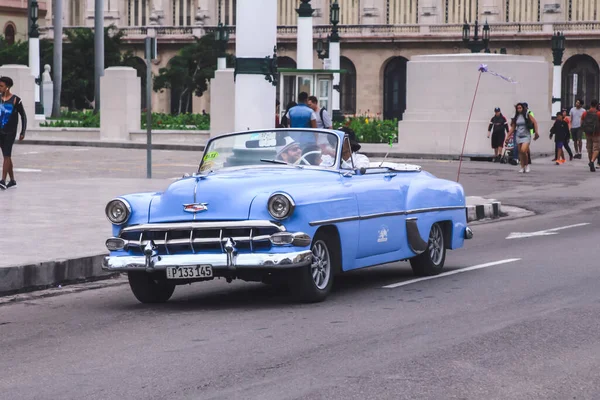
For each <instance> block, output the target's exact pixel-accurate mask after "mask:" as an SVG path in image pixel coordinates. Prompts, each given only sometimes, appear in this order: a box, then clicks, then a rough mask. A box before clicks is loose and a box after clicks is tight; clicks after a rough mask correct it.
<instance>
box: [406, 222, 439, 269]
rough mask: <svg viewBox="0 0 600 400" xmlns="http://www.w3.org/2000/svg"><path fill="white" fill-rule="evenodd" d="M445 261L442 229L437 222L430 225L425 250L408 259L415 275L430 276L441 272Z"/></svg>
mask: <svg viewBox="0 0 600 400" xmlns="http://www.w3.org/2000/svg"><path fill="white" fill-rule="evenodd" d="M445 261H446V243H445V239H444V230H443V229H442V227H441V225H440V224H439V223H435V224H433V225H432V226H431V231H430V232H429V242H428V243H427V250H425V251H424V252H423V253H421V254H419V255H418V256H416V257H413V258H411V259H410V266H411V267H412V270H413V272H414V273H415V275H419V276H430V275H437V274H439V273H440V272H442V269H443V268H444V262H445Z"/></svg>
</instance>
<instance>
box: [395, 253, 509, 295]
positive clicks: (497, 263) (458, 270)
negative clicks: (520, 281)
mask: <svg viewBox="0 0 600 400" xmlns="http://www.w3.org/2000/svg"><path fill="white" fill-rule="evenodd" d="M519 260H520V258H508V259H506V260H500V261H494V262H489V263H485V264H479V265H473V266H472V267H467V268H461V269H456V270H454V271H449V272H445V273H442V274H439V275H433V276H425V277H423V278H417V279H411V280H410V281H404V282H398V283H393V284H391V285H387V286H383V288H384V289H394V288H397V287H400V286H406V285H410V284H413V283H417V282H423V281H428V280H430V279H437V278H443V277H444V276H448V275H455V274H460V273H462V272H467V271H473V270H476V269H482V268H488V267H493V266H496V265H501V264H508V263H511V262H515V261H519Z"/></svg>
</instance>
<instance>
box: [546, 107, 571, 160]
mask: <svg viewBox="0 0 600 400" xmlns="http://www.w3.org/2000/svg"><path fill="white" fill-rule="evenodd" d="M552 136H554V143H555V148H556V165H561V164H563V163H564V162H565V153H564V151H563V145H564V143H565V140H566V139H567V138H568V136H569V125H568V124H567V122H566V121H564V120H563V115H562V112H560V111H559V112H557V113H556V120H555V121H554V125H552V128H550V139H552Z"/></svg>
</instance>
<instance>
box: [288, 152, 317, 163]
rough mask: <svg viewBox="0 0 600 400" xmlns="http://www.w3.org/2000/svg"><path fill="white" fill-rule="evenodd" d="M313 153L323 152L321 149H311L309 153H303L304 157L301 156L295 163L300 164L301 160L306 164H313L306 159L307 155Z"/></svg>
mask: <svg viewBox="0 0 600 400" xmlns="http://www.w3.org/2000/svg"><path fill="white" fill-rule="evenodd" d="M311 154H321V150H314V151H309V152H308V153H306V154H303V155H302V157H300V159H298V161H296V162H295V163H294V164H300V162H301V161H302V162H303V163H304V164H305V165H312V164H311V163H309V162H308V161H306V156H310V155H311Z"/></svg>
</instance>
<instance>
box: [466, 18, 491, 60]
mask: <svg viewBox="0 0 600 400" xmlns="http://www.w3.org/2000/svg"><path fill="white" fill-rule="evenodd" d="M470 32H471V27H470V26H469V24H468V23H467V21H465V24H464V25H463V37H462V39H463V42H464V43H465V45H466V46H467V48H468V49H469V50H471V53H481V50H486V53H489V50H488V45H489V43H490V26H489V25H488V23H487V21H485V25H483V34H482V36H481V37H480V36H479V22H478V21H477V20H475V32H474V35H473V39H471V35H470Z"/></svg>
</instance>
